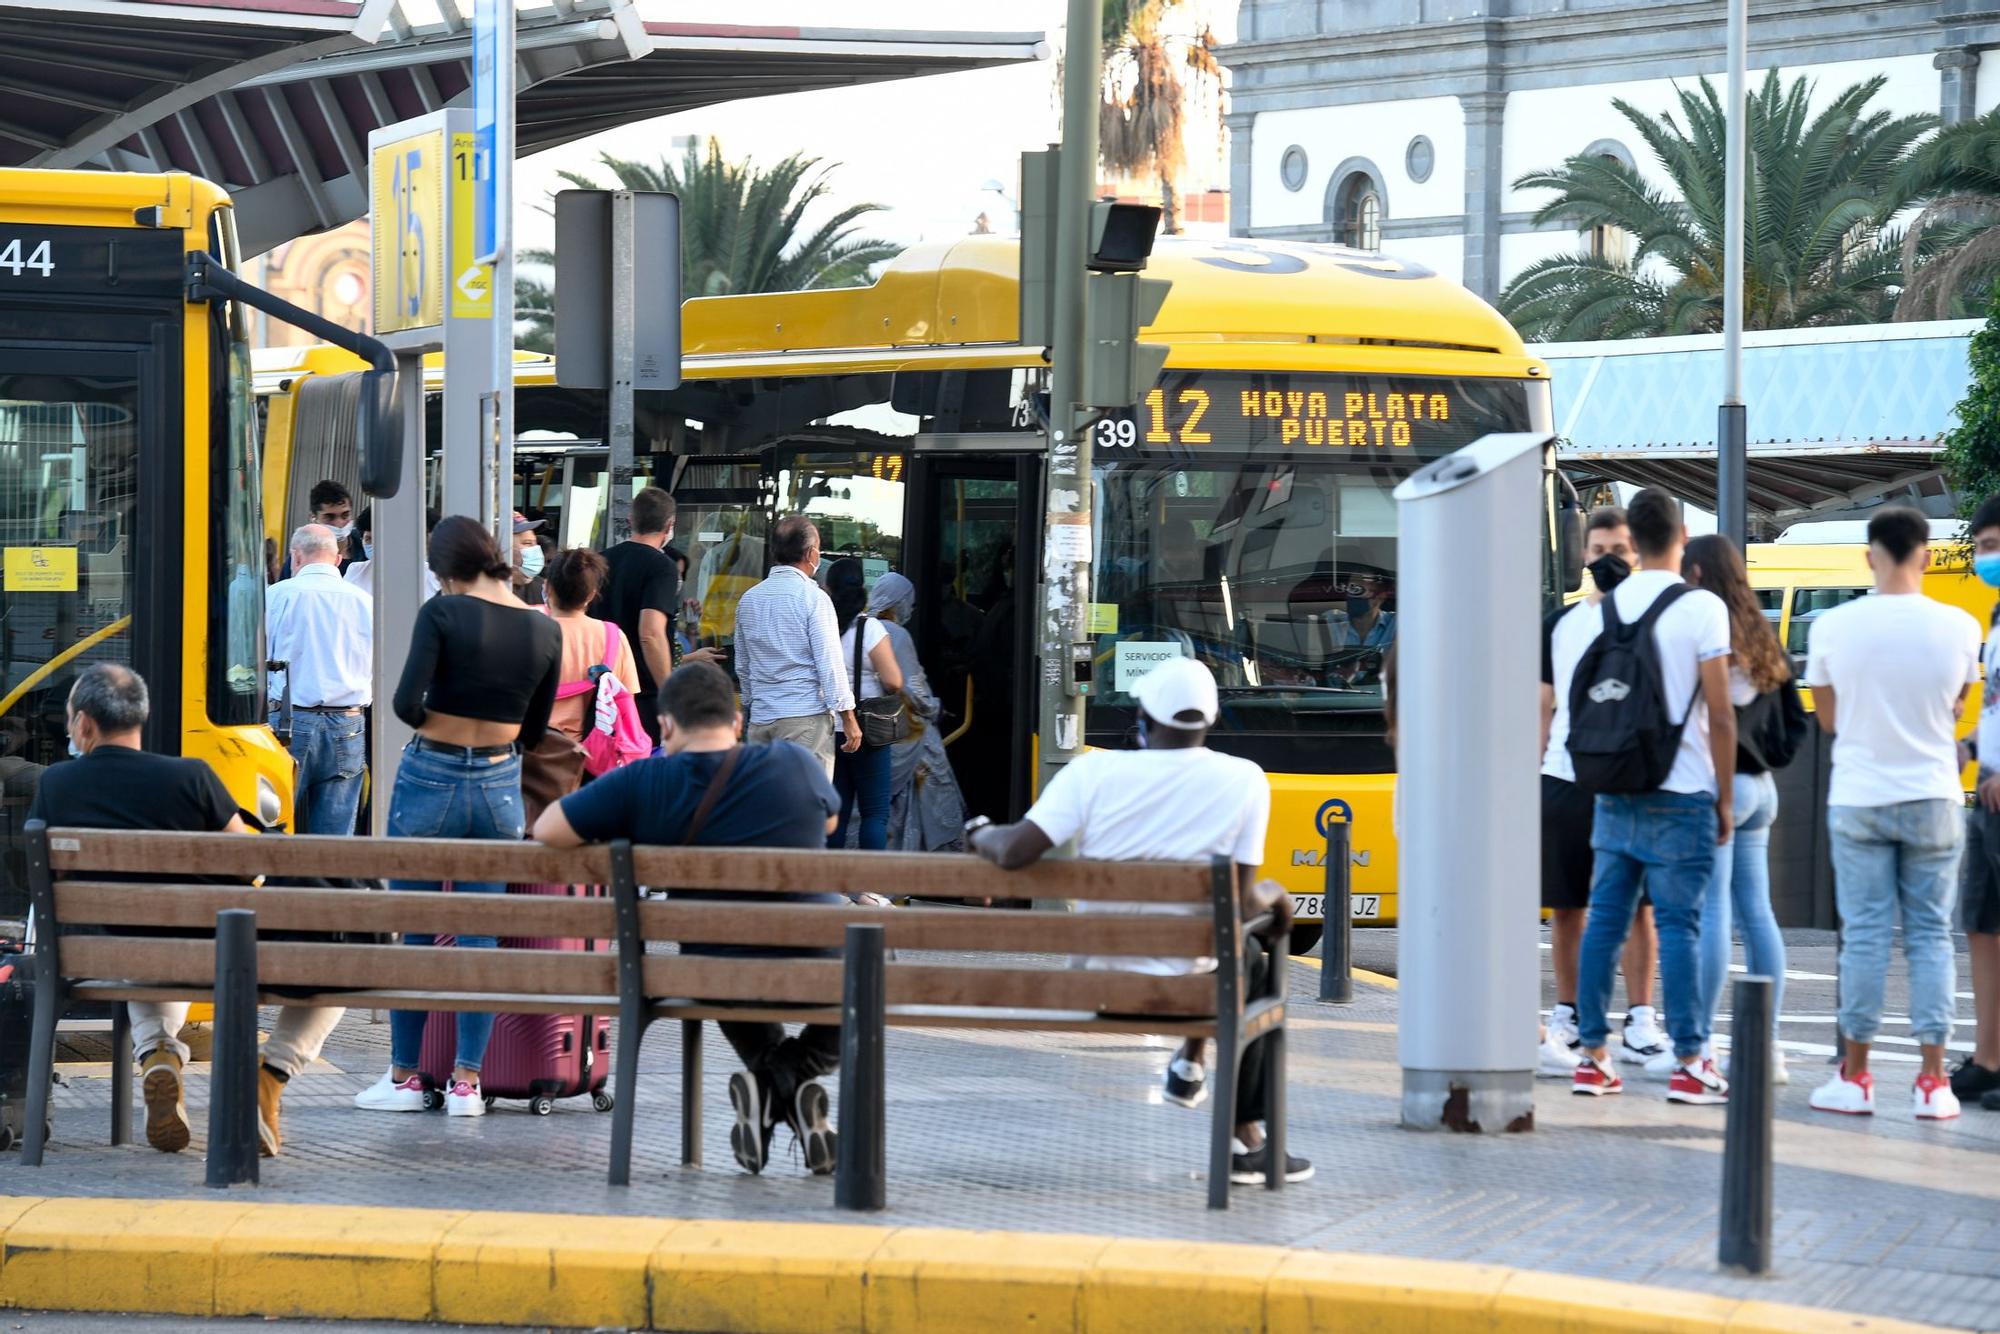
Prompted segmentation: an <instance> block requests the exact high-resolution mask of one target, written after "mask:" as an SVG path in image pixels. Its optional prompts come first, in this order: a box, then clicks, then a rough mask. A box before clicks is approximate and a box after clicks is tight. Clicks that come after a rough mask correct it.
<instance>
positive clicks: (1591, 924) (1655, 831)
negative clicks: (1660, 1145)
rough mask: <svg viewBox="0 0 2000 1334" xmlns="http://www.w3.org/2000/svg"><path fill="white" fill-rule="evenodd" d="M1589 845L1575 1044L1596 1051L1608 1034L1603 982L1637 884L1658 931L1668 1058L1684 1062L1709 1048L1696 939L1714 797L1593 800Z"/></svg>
mask: <svg viewBox="0 0 2000 1334" xmlns="http://www.w3.org/2000/svg"><path fill="white" fill-rule="evenodd" d="M1590 846H1591V848H1592V849H1593V850H1594V851H1595V853H1596V860H1595V862H1594V864H1593V866H1592V868H1591V878H1590V915H1589V917H1588V919H1586V921H1585V923H1584V928H1583V950H1582V957H1581V959H1580V960H1579V962H1578V965H1577V978H1576V1029H1577V1036H1578V1037H1579V1038H1581V1039H1582V1041H1583V1045H1584V1046H1586V1047H1593V1048H1595V1047H1602V1046H1603V1045H1604V1041H1605V1038H1606V1037H1607V1036H1609V1034H1610V1032H1611V1025H1610V1019H1609V1016H1608V1013H1607V1012H1608V1011H1609V1010H1610V1008H1611V982H1612V978H1613V976H1614V975H1615V974H1616V973H1617V971H1618V954H1619V951H1620V950H1622V949H1624V947H1625V936H1626V934H1627V933H1628V932H1629V931H1631V929H1632V914H1633V913H1634V911H1636V910H1637V908H1638V906H1639V890H1640V888H1641V887H1642V886H1643V887H1644V888H1645V890H1646V892H1647V893H1648V894H1649V895H1650V896H1651V898H1652V900H1653V921H1654V924H1655V925H1656V926H1657V927H1658V929H1659V933H1660V980H1661V983H1662V985H1663V986H1664V987H1665V989H1666V993H1667V994H1666V1001H1667V1006H1666V1009H1667V1036H1668V1037H1670V1038H1672V1039H1673V1043H1674V1055H1676V1056H1679V1057H1681V1058H1682V1059H1684V1060H1685V1059H1686V1058H1688V1057H1691V1056H1693V1055H1695V1054H1696V1053H1698V1052H1699V1051H1700V1050H1701V1047H1702V1044H1703V1043H1704V1042H1706V1041H1707V1040H1708V1016H1707V1015H1706V1014H1705V1013H1703V1011H1702V1008H1701V985H1700V976H1699V974H1700V964H1699V962H1698V960H1697V959H1696V957H1695V953H1696V951H1695V940H1696V937H1697V935H1698V933H1699V932H1700V929H1701V905H1702V900H1703V899H1704V898H1705V897H1706V896H1707V894H1708V882H1709V881H1710V880H1711V879H1713V878H1714V876H1715V848H1716V844H1715V799H1714V798H1713V797H1710V796H1707V795H1705V794H1702V793H1695V794H1693V795H1688V794H1686V793H1681V792H1643V793H1638V794H1635V795H1631V796H1599V797H1598V799H1597V809H1596V813H1595V824H1594V827H1593V828H1592V830H1591V835H1590Z"/></svg>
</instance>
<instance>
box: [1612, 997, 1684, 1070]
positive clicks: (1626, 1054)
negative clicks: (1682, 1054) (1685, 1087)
mask: <svg viewBox="0 0 2000 1334" xmlns="http://www.w3.org/2000/svg"><path fill="white" fill-rule="evenodd" d="M1661 1052H1665V1053H1667V1055H1668V1056H1672V1055H1673V1048H1672V1047H1670V1046H1668V1045H1667V1035H1666V1034H1665V1033H1663V1032H1661V1031H1660V1014H1659V1011H1657V1010H1655V1009H1654V1008H1653V1007H1652V1006H1650V1005H1634V1006H1633V1007H1632V1009H1631V1012H1630V1013H1628V1014H1627V1015H1626V1016H1625V1029H1624V1031H1623V1032H1621V1033H1620V1034H1619V1035H1618V1059H1619V1060H1621V1061H1624V1062H1625V1063H1627V1064H1628V1065H1644V1064H1645V1063H1646V1062H1647V1061H1650V1060H1651V1059H1652V1058H1653V1057H1655V1056H1658V1055H1659V1054H1660V1053H1661ZM1667 1073H1668V1074H1672V1073H1673V1071H1672V1070H1669V1071H1667Z"/></svg>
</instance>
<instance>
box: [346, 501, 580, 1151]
mask: <svg viewBox="0 0 2000 1334" xmlns="http://www.w3.org/2000/svg"><path fill="white" fill-rule="evenodd" d="M430 567H431V571H432V573H434V574H436V575H437V577H438V584H439V586H440V589H441V591H440V592H439V594H438V596H436V597H434V598H432V599H431V600H430V601H428V602H426V603H424V605H423V607H422V609H421V610H419V611H418V612H417V623H416V627H415V629H414V630H413V632H412V633H411V636H410V656H409V659H408V660H407V661H406V662H405V663H404V664H403V676H402V680H401V681H400V682H399V683H398V684H397V686H396V697H395V708H396V716H397V717H398V718H401V719H402V720H403V721H404V722H405V723H407V724H409V725H410V726H411V727H413V728H415V729H416V735H415V736H414V737H412V738H411V739H410V744H409V745H408V746H406V747H404V748H403V755H402V759H401V761H400V762H399V763H398V764H397V766H396V783H395V787H394V789H393V791H392V792H391V794H390V797H389V836H390V837H391V838H490V839H503V840H507V841H510V842H518V841H520V839H521V836H522V833H523V831H524V827H525V826H524V823H523V819H524V817H523V811H522V806H521V752H522V750H524V749H533V748H534V746H535V745H536V744H537V743H538V742H540V741H541V739H542V736H543V734H544V733H545V732H546V731H547V730H548V723H549V709H550V707H551V706H552V705H553V704H554V703H555V698H556V686H557V683H558V682H559V680H560V679H561V675H562V656H563V637H562V631H561V630H559V629H558V628H557V627H556V624H555V622H553V621H551V620H550V619H549V618H548V617H547V616H544V615H543V614H542V613H541V612H539V611H536V610H534V609H533V608H531V607H528V606H526V605H525V604H523V603H522V601H521V600H520V599H519V598H517V597H515V596H514V591H513V589H512V588H511V587H510V586H509V585H510V582H511V581H512V579H513V574H514V567H513V564H512V562H510V561H509V560H508V559H507V556H506V554H505V553H504V552H502V551H501V549H500V544H499V543H498V542H496V541H494V540H493V534H491V533H489V532H487V531H486V530H485V529H484V528H482V527H480V526H479V524H478V523H477V522H476V521H475V520H472V519H468V518H466V517H465V516H463V515H458V514H454V515H452V516H451V517H450V518H448V519H445V520H444V521H443V522H441V523H439V524H438V526H437V530H436V531H435V532H433V533H432V534H431V541H430ZM389 887H390V888H391V889H418V890H433V891H435V890H437V889H438V887H439V886H438V884H437V882H435V881H423V880H392V881H390V882H389ZM506 888H507V887H506V885H504V884H501V883H498V882H495V883H482V882H469V881H464V880H459V881H456V882H454V883H453V886H452V890H453V892H454V893H458V894H499V893H501V892H503V891H504V890H505V889H506ZM432 941H433V937H431V936H428V935H406V936H404V937H403V943H404V944H406V945H429V944H431V943H432ZM494 943H495V942H494V939H493V937H492V936H468V935H461V936H459V937H458V946H459V948H460V949H492V948H493V946H494ZM428 1017H429V1016H428V1015H427V1014H426V1012H425V1011H423V1010H392V1011H390V1014H389V1070H388V1073H386V1074H384V1075H383V1076H382V1078H381V1079H379V1080H377V1081H376V1082H375V1083H374V1084H373V1085H371V1086H370V1087H368V1088H366V1089H364V1090H362V1091H361V1092H360V1093H358V1094H356V1095H355V1098H354V1105H355V1106H357V1107H360V1108H362V1109H364V1110H367V1111H380V1112H420V1111H422V1110H424V1088H423V1080H422V1076H421V1075H420V1074H419V1073H418V1069H417V1067H418V1063H419V1061H420V1060H421V1059H422V1055H423V1043H424V1022H425V1020H426V1019H427V1018H428ZM457 1024H458V1031H457V1042H458V1046H457V1055H456V1057H455V1061H456V1064H455V1065H454V1066H453V1068H452V1072H451V1081H450V1085H449V1087H447V1088H446V1090H445V1099H444V1105H445V1110H446V1111H447V1112H449V1113H450V1114H451V1115H453V1116H482V1115H484V1114H485V1111H486V1103H485V1100H484V1098H482V1096H481V1095H480V1091H479V1067H480V1064H481V1062H482V1061H483V1060H484V1059H485V1055H486V1044H487V1041H488V1039H490V1038H491V1037H492V1035H493V1016H492V1015H490V1014H461V1015H459V1016H458V1017H457Z"/></svg>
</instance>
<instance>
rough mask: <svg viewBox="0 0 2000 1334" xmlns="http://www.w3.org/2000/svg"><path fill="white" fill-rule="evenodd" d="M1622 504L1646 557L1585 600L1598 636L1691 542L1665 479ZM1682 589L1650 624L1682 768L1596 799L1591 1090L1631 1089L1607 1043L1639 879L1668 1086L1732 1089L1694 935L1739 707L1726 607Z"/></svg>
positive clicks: (1726, 800) (1583, 1078) (1703, 1091)
mask: <svg viewBox="0 0 2000 1334" xmlns="http://www.w3.org/2000/svg"><path fill="white" fill-rule="evenodd" d="M1625 516H1626V520H1627V523H1628V526H1629V527H1630V528H1631V531H1632V546H1633V548H1634V549H1635V550H1637V552H1638V553H1639V570H1638V572H1637V573H1635V574H1633V575H1632V576H1631V577H1629V578H1627V579H1626V580H1625V581H1624V582H1622V583H1620V584H1619V585H1618V587H1617V588H1615V589H1613V590H1612V591H1611V594H1610V595H1609V596H1608V597H1606V598H1605V599H1604V601H1603V602H1601V603H1599V604H1598V605H1597V606H1595V607H1589V608H1585V609H1584V610H1583V612H1582V613H1581V614H1582V615H1583V616H1584V617H1587V618H1590V619H1591V622H1592V623H1591V624H1590V625H1589V629H1590V630H1591V631H1592V633H1591V634H1589V635H1588V636H1587V637H1588V638H1593V639H1594V638H1595V637H1596V635H1595V633H1594V632H1595V629H1596V625H1597V624H1601V623H1602V621H1603V619H1604V610H1603V609H1604V607H1606V606H1611V607H1615V608H1616V610H1617V613H1618V620H1619V621H1620V622H1621V623H1622V624H1625V625H1636V624H1638V623H1639V622H1640V621H1641V620H1642V619H1643V618H1645V617H1646V616H1647V615H1648V614H1649V613H1650V612H1651V610H1652V608H1653V604H1654V603H1655V602H1657V601H1659V600H1660V599H1661V598H1662V597H1666V596H1668V595H1669V593H1670V591H1671V590H1675V589H1677V588H1679V587H1680V586H1681V585H1682V582H1683V581H1682V579H1681V574H1680V569H1681V552H1682V549H1683V548H1684V547H1685V546H1686V545H1687V528H1686V526H1685V525H1684V524H1682V522H1681V514H1680V505H1679V503H1678V502H1677V501H1675V500H1674V498H1673V497H1672V496H1670V495H1668V494H1667V493H1666V492H1664V491H1662V490H1659V489H1658V488H1656V487H1647V488H1646V489H1645V490H1643V491H1641V492H1639V493H1638V494H1637V495H1635V496H1633V497H1632V503H1631V504H1630V505H1629V506H1627V507H1626V510H1625ZM1672 595H1673V598H1674V600H1673V601H1672V602H1670V603H1668V604H1667V605H1666V606H1665V607H1664V608H1663V609H1662V610H1661V611H1660V613H1659V616H1658V617H1657V618H1656V619H1655V620H1654V621H1653V623H1652V635H1653V642H1654V645H1655V647H1656V649H1657V652H1658V657H1659V671H1660V685H1661V689H1662V690H1663V691H1664V693H1665V699H1664V703H1665V707H1666V709H1667V711H1668V714H1667V720H1668V721H1669V722H1678V723H1681V724H1682V727H1681V734H1680V745H1679V747H1678V749H1677V750H1676V751H1675V753H1674V760H1673V767H1672V769H1671V770H1669V772H1668V773H1667V775H1666V777H1665V779H1663V780H1662V782H1661V784H1660V786H1659V787H1658V788H1657V789H1655V790H1654V791H1651V792H1637V793H1623V792H1621V793H1604V792H1600V793H1599V794H1598V796H1597V801H1596V805H1595V807H1594V808H1593V812H1592V818H1593V825H1592V829H1591V835H1590V846H1591V849H1592V851H1593V852H1594V853H1595V854H1596V858H1595V861H1594V863H1593V866H1592V874H1591V884H1590V914H1589V918H1588V920H1587V921H1586V923H1585V925H1584V929H1583V949H1582V954H1581V957H1580V958H1579V960H1578V963H1577V988H1576V1007H1577V1035H1578V1037H1579V1038H1580V1039H1581V1041H1582V1043H1583V1052H1582V1056H1583V1060H1582V1061H1581V1062H1580V1063H1579V1064H1578V1065H1577V1067H1576V1079H1575V1082H1574V1084H1573V1085H1572V1086H1571V1087H1572V1091H1573V1092H1575V1093H1579V1094H1585V1095H1588V1096H1591V1097H1602V1096H1604V1095H1605V1094H1611V1093H1622V1092H1623V1091H1624V1088H1625V1084H1624V1081H1623V1080H1621V1079H1620V1078H1619V1077H1618V1072H1617V1071H1616V1070H1614V1069H1613V1068H1612V1066H1611V1061H1610V1056H1609V1053H1608V1051H1607V1049H1606V1038H1607V1035H1608V1034H1609V1031H1610V1030H1609V1024H1608V1019H1607V1011H1608V1010H1609V1008H1610V1004H1611V981H1612V974H1613V973H1614V972H1615V971H1616V969H1617V967H1618V956H1619V953H1620V951H1621V950H1622V949H1623V948H1624V945H1625V936H1626V933H1627V931H1629V930H1630V929H1631V925H1632V915H1633V913H1634V911H1635V910H1636V909H1637V906H1638V901H1639V892H1640V887H1641V883H1642V881H1643V884H1644V888H1645V890H1646V892H1647V893H1648V894H1650V895H1651V896H1652V900H1653V916H1654V919H1655V921H1656V923H1657V924H1658V927H1659V932H1660V982H1661V986H1662V988H1663V989H1664V990H1665V992H1666V1002H1667V1006H1666V1008H1667V1036H1668V1037H1669V1038H1670V1039H1671V1040H1672V1042H1673V1049H1674V1056H1675V1058H1676V1066H1677V1068H1676V1069H1675V1070H1674V1071H1673V1072H1672V1074H1671V1076H1670V1078H1669V1079H1668V1082H1667V1100H1668V1101H1670V1102H1682V1103H1693V1104H1697V1105H1699V1104H1714V1103H1723V1102H1727V1101H1728V1100H1729V1084H1728V1082H1727V1081H1725V1080H1724V1079H1723V1078H1722V1075H1721V1073H1720V1072H1719V1071H1717V1070H1716V1068H1715V1062H1714V1061H1713V1060H1712V1059H1710V1058H1709V1056H1708V1055H1707V1054H1706V1052H1705V1050H1704V1048H1705V1047H1706V1046H1707V1043H1708V1015H1707V1014H1706V1013H1705V1012H1704V1011H1703V1009H1702V1005H1701V985H1700V964H1699V958H1698V952H1697V949H1696V944H1697V941H1698V939H1699V936H1700V931H1701V908H1702V902H1703V900H1704V899H1705V898H1706V897H1707V895H1708V882H1709V880H1710V878H1711V877H1712V876H1713V875H1714V874H1715V849H1716V846H1717V845H1718V844H1720V843H1725V842H1727V841H1728V840H1729V813H1730V805H1731V802H1732V799H1733V796H1734V794H1733V792H1732V790H1731V784H1732V780H1733V779H1734V778H1735V774H1736V710H1735V708H1734V707H1733V706H1732V705H1731V704H1730V702H1729V611H1728V609H1727V608H1726V607H1724V606H1723V603H1722V599H1721V598H1719V597H1717V596H1716V595H1715V594H1713V593H1711V592H1709V591H1708V590H1707V589H1702V588H1695V589H1686V590H1685V591H1678V592H1673V594H1672ZM1577 614H1578V613H1572V615H1577ZM1579 665H1582V664H1579ZM1572 740H1574V736H1572Z"/></svg>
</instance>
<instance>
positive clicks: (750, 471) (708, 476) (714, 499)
mask: <svg viewBox="0 0 2000 1334" xmlns="http://www.w3.org/2000/svg"><path fill="white" fill-rule="evenodd" d="M668 489H669V490H670V492H671V493H672V495H673V497H674V501H675V503H676V508H675V513H674V536H673V540H672V541H671V542H670V543H669V544H668V545H669V546H671V547H672V548H673V549H674V550H675V551H678V552H680V553H681V554H682V555H684V556H686V557H687V561H688V568H687V577H686V578H685V579H683V580H682V581H681V609H680V616H679V618H678V619H677V621H676V622H675V629H676V631H677V632H678V633H679V634H680V635H681V636H682V637H683V638H684V639H685V640H686V641H687V644H688V646H689V647H691V648H719V649H722V650H724V651H725V653H727V651H728V650H729V648H730V645H731V644H732V643H733V642H734V641H735V638H736V604H737V602H739V601H740V600H741V599H742V597H743V595H744V594H745V593H746V592H748V591H749V590H750V589H751V588H752V587H754V586H755V585H756V584H757V582H758V581H759V580H761V579H762V578H763V577H764V575H765V574H766V573H767V572H768V571H769V569H770V562H769V561H768V560H767V559H766V558H765V544H766V539H767V537H768V535H769V533H770V526H771V520H770V484H769V480H768V478H767V477H766V474H765V472H764V468H763V465H762V464H761V463H760V462H759V461H758V460H757V459H754V458H749V459H708V458H685V459H679V460H676V461H675V464H674V472H673V485H672V486H671V487H669V488H668ZM731 670H732V671H733V670H734V668H733V667H732V668H731Z"/></svg>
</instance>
